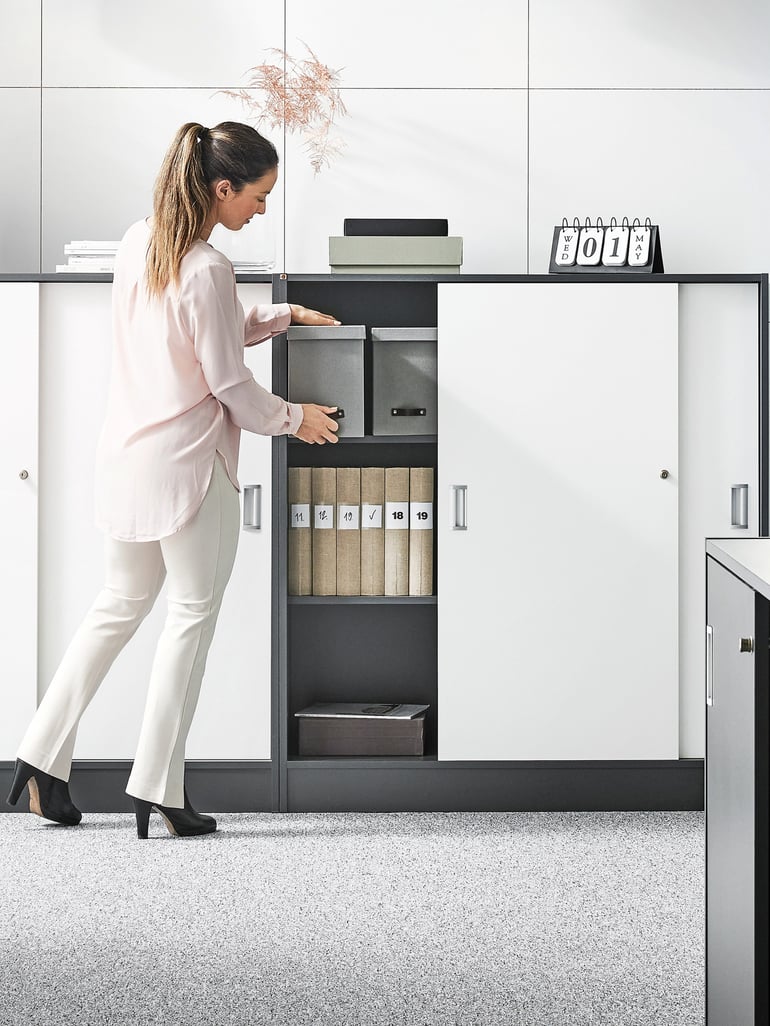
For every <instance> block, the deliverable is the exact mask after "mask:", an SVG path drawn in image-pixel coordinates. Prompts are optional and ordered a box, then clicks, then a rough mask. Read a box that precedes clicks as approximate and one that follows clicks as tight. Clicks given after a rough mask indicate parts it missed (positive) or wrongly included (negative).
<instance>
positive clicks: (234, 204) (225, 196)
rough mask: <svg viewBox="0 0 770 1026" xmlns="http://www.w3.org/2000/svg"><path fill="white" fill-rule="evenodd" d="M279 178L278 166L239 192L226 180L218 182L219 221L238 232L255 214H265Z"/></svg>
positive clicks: (216, 194) (216, 190)
mask: <svg viewBox="0 0 770 1026" xmlns="http://www.w3.org/2000/svg"><path fill="white" fill-rule="evenodd" d="M277 178H278V168H277V167H275V168H273V170H272V171H268V172H267V174H265V175H262V177H261V178H257V180H256V181H254V182H247V183H246V185H244V187H243V188H242V189H241V190H240V191H239V192H235V190H234V189H233V187H232V185H231V184H230V182H228V181H226V180H223V181H220V182H217V185H216V188H215V196H216V201H217V208H218V209H217V215H218V217H217V219H218V221H219V223H220V224H223V225H224V226H225V228H229V229H230V231H232V232H238V231H240V230H241V228H243V226H244V225H245V224H248V223H249V221H250V220H251V219H252V217H254V215H255V214H264V212H265V208H266V204H267V197H268V194H269V193H270V191H271V189H272V188H273V186H274V185H275V182H276V179H277Z"/></svg>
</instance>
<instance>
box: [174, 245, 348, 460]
mask: <svg viewBox="0 0 770 1026" xmlns="http://www.w3.org/2000/svg"><path fill="white" fill-rule="evenodd" d="M179 315H180V318H181V320H182V323H183V325H184V327H185V330H186V331H187V333H188V334H189V337H190V338H191V339H192V343H193V348H194V350H195V355H196V357H197V359H198V362H199V363H200V365H201V370H202V372H203V376H204V378H205V380H206V384H207V385H208V387H209V389H210V390H211V394H212V395H214V396H216V397H217V399H219V401H220V402H221V403H222V404H223V406H226V407H227V408H228V410H229V411H230V416H231V417H232V419H233V421H234V423H235V424H237V425H238V427H240V428H244V429H245V430H246V431H252V432H254V433H255V434H258V435H282V434H283V435H285V434H298V435H299V437H302V438H304V439H305V441H314V442H315V441H336V438H335V437H334V435H333V432H335V431H336V430H337V427H338V425H337V423H336V421H333V420H332V419H331V418H330V417H327V416H326V413H325V412H324V411H325V410H326V407H317V406H315V405H314V404H305V405H304V406H303V405H301V404H299V403H289V402H287V401H286V400H285V399H282V398H281V396H278V395H273V393H272V392H268V391H267V389H266V388H263V387H262V385H260V384H258V382H257V381H256V380H255V379H254V375H253V374H252V373H251V370H250V369H249V368H248V367H247V366H246V363H245V362H244V359H243V342H242V338H243V337H244V329H243V326H242V322H241V318H242V316H243V311H242V308H241V306H240V303H239V302H238V298H237V296H236V294H235V281H234V278H233V274H232V270H231V268H229V267H227V266H225V265H224V264H221V265H220V264H209V265H208V266H206V267H205V268H202V269H201V270H200V271H198V272H196V273H195V274H193V275H190V277H189V278H187V279H186V280H185V282H184V283H183V285H182V288H181V291H180V296H179ZM303 425H304V427H303Z"/></svg>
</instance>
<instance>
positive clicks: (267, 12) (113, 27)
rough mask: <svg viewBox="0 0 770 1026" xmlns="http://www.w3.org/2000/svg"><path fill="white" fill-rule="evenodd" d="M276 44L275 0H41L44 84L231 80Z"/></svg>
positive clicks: (278, 3)
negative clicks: (219, 1)
mask: <svg viewBox="0 0 770 1026" xmlns="http://www.w3.org/2000/svg"><path fill="white" fill-rule="evenodd" d="M62 40H66V45H65V46H63V45H62ZM282 46H283V2H282V0H259V2H258V3H255V2H254V0H228V3H226V4H212V3H210V2H209V0H163V2H162V3H158V2H157V0H131V3H125V4H124V3H115V2H109V3H105V2H104V0H43V85H46V86H186V87H189V86H215V87H218V86H223V85H227V86H234V85H239V84H240V83H241V82H242V77H241V76H242V75H243V74H244V72H246V71H247V70H248V69H249V68H251V67H253V66H254V65H255V64H260V63H262V62H263V61H264V59H265V54H264V50H265V48H268V47H282ZM145 124H148V123H147V122H145Z"/></svg>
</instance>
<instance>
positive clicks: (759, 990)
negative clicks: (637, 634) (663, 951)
mask: <svg viewBox="0 0 770 1026" xmlns="http://www.w3.org/2000/svg"><path fill="white" fill-rule="evenodd" d="M722 545H724V546H725V548H721V547H720V546H722ZM709 546H710V551H709V555H708V557H707V568H706V575H707V594H708V599H707V627H706V644H707V672H706V963H707V966H706V1006H707V1023H708V1026H738V1024H740V1026H752V1024H755V1023H756V1024H761V1023H766V1022H767V1021H768V1019H767V1013H768V1002H767V997H768V985H767V969H766V966H767V928H768V908H767V901H768V889H767V884H768V846H767V823H768V762H767V751H768V645H769V644H770V619H769V610H770V603H769V602H768V598H767V597H766V595H763V594H762V592H761V591H759V590H755V585H757V583H758V582H757V580H756V578H754V577H752V576H751V574H749V573H748V572H747V568H746V567H745V566H743V565H742V564H741V563H739V562H737V560H736V559H735V553H736V552H737V553H738V554H740V553H741V551H742V552H743V554H745V556H748V557H749V560H750V562H751V557H753V558H754V560H756V558H757V556H759V557H760V558H761V559H763V560H765V561H766V562H767V566H768V569H770V541H765V540H752V539H747V540H745V541H735V540H730V541H728V542H726V543H722V542H714V543H709ZM731 554H732V556H731ZM754 569H755V570H756V569H757V567H756V565H755V566H754ZM747 578H748V583H747ZM767 590H770V589H767ZM763 965H764V966H765V969H764V970H763V969H762V966H763Z"/></svg>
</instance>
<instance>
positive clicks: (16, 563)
mask: <svg viewBox="0 0 770 1026" xmlns="http://www.w3.org/2000/svg"><path fill="white" fill-rule="evenodd" d="M0 316H1V317H2V325H3V327H2V332H1V333H0V344H1V345H2V354H3V367H4V371H5V379H6V383H7V388H6V391H5V396H4V398H3V402H2V404H0V566H1V567H2V587H0V664H1V665H2V668H3V683H4V687H3V688H2V692H1V695H2V703H3V713H2V716H0V759H3V760H6V759H13V758H15V756H16V749H17V748H18V745H19V743H20V741H21V739H22V737H23V735H24V731H25V730H26V729H27V724H28V723H29V721H30V720H31V719H32V715H33V713H34V712H35V708H36V707H37V515H38V488H39V476H38V458H37V409H38V398H37V365H38V347H37V338H38V285H37V283H35V282H18V283H17V282H3V283H2V284H0Z"/></svg>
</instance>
